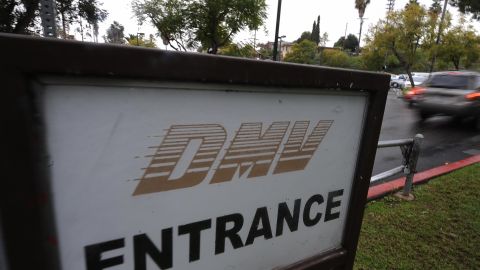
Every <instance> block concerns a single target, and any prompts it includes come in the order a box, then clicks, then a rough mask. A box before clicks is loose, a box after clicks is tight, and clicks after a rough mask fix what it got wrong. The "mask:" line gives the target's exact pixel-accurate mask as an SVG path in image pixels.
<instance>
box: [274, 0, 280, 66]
mask: <svg viewBox="0 0 480 270" xmlns="http://www.w3.org/2000/svg"><path fill="white" fill-rule="evenodd" d="M281 10H282V0H278V7H277V24H276V26H275V40H274V41H273V59H272V60H273V61H277V54H278V30H279V28H280V12H281Z"/></svg>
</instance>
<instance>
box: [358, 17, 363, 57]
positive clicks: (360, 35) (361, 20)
mask: <svg viewBox="0 0 480 270" xmlns="http://www.w3.org/2000/svg"><path fill="white" fill-rule="evenodd" d="M362 28H363V17H362V18H360V32H359V33H358V52H360V41H361V40H362Z"/></svg>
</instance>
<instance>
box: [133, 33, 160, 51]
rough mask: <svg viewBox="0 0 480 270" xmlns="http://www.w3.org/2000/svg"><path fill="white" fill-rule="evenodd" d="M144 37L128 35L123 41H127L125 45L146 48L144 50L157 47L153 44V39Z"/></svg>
mask: <svg viewBox="0 0 480 270" xmlns="http://www.w3.org/2000/svg"><path fill="white" fill-rule="evenodd" d="M144 37H145V35H143V34H142V35H134V34H129V35H128V37H126V38H125V39H126V40H127V43H128V44H129V45H132V46H139V47H146V48H156V47H157V45H156V44H155V37H154V36H153V35H152V34H150V35H149V36H148V39H145V38H144Z"/></svg>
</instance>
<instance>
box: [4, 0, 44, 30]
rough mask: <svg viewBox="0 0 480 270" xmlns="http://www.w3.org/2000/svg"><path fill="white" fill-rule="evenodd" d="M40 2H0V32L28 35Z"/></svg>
mask: <svg viewBox="0 0 480 270" xmlns="http://www.w3.org/2000/svg"><path fill="white" fill-rule="evenodd" d="M39 2H40V0H0V32H7V33H15V34H30V33H31V32H32V30H31V28H32V27H33V24H34V21H35V18H36V17H37V16H38V14H39V13H38V11H39Z"/></svg>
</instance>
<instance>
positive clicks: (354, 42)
mask: <svg viewBox="0 0 480 270" xmlns="http://www.w3.org/2000/svg"><path fill="white" fill-rule="evenodd" d="M333 47H336V48H342V49H344V50H346V51H350V52H354V51H355V50H356V49H357V47H358V38H357V37H356V36H355V35H353V34H349V35H348V36H347V39H346V40H345V37H341V38H339V39H338V40H337V42H335V44H334V45H333Z"/></svg>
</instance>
